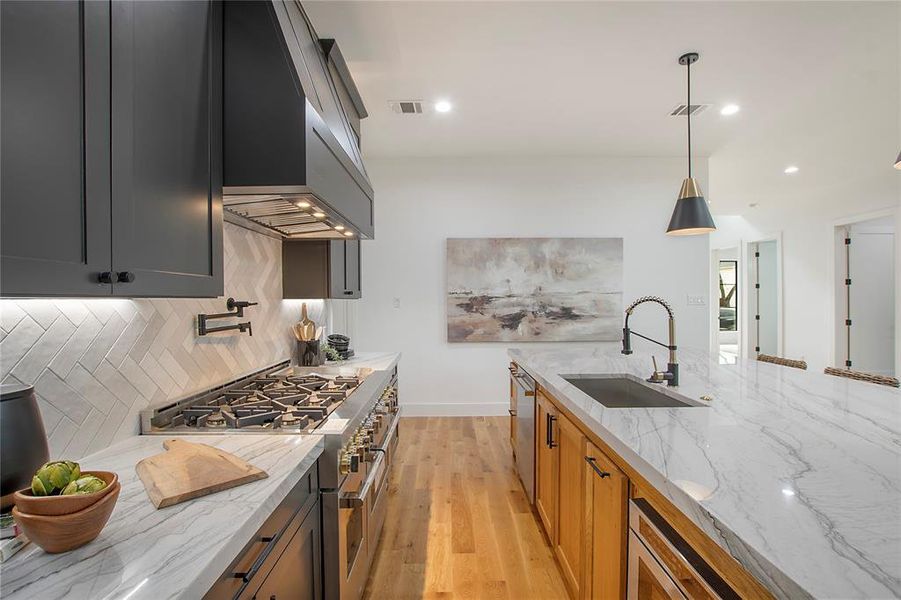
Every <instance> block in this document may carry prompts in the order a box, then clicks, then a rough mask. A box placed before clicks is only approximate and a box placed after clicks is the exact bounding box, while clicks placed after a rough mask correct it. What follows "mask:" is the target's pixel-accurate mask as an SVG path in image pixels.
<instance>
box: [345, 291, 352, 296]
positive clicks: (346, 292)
mask: <svg viewBox="0 0 901 600" xmlns="http://www.w3.org/2000/svg"><path fill="white" fill-rule="evenodd" d="M344 295H345V296H353V295H354V291H353V290H344Z"/></svg>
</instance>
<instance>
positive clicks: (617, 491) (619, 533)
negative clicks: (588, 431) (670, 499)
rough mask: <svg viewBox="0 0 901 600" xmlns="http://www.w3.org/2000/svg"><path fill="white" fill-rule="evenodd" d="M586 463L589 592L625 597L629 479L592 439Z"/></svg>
mask: <svg viewBox="0 0 901 600" xmlns="http://www.w3.org/2000/svg"><path fill="white" fill-rule="evenodd" d="M582 464H583V465H584V473H585V478H586V481H587V482H588V485H587V488H588V495H589V499H590V508H589V513H588V518H589V520H590V525H589V526H588V527H587V529H588V530H589V532H590V534H589V535H590V537H591V544H590V548H591V550H590V556H591V560H590V562H589V564H588V571H589V577H588V578H587V579H588V580H589V584H588V585H589V586H590V589H588V590H587V592H588V594H589V595H590V597H591V598H611V599H615V598H624V597H625V591H626V556H627V555H626V543H627V542H626V540H627V536H628V532H629V521H628V518H629V517H628V511H629V504H628V502H629V480H628V478H627V477H626V475H625V473H623V472H622V471H620V470H619V468H617V466H616V465H615V464H613V462H612V461H611V460H610V459H609V458H607V456H606V455H605V454H604V453H603V452H601V451H600V450H599V449H598V448H597V447H596V446H595V445H594V444H592V443H590V442H588V443H587V445H586V451H585V460H584V461H583V463H582ZM639 543H640V542H639ZM651 560H653V559H651ZM640 597H641V598H645V596H640ZM647 597H648V598H650V597H652V596H647Z"/></svg>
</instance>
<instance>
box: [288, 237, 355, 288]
mask: <svg viewBox="0 0 901 600" xmlns="http://www.w3.org/2000/svg"><path fill="white" fill-rule="evenodd" d="M282 296H283V297H284V298H343V299H346V300H355V299H358V298H360V297H361V296H362V273H361V269H360V240H285V241H284V242H282Z"/></svg>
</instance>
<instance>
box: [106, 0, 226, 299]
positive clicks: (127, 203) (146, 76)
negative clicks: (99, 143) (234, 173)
mask: <svg viewBox="0 0 901 600" xmlns="http://www.w3.org/2000/svg"><path fill="white" fill-rule="evenodd" d="M112 7H113V8H112V11H113V14H112V25H113V26H112V31H113V36H112V98H113V107H112V108H113V112H112V124H113V125H112V129H113V138H112V146H113V155H112V188H113V199H114V202H113V236H112V240H113V248H112V256H113V271H115V272H116V273H130V274H132V275H133V281H131V282H128V283H121V284H119V285H115V287H116V288H117V289H116V292H117V293H119V294H125V295H139V296H219V295H221V294H222V284H223V281H222V195H221V194H222V169H221V165H222V160H221V148H222V142H221V131H222V129H221V123H222V113H221V106H222V78H221V73H222V62H221V61H222V5H221V4H220V3H219V2H196V1H191V0H185V1H178V2H171V1H152V2H151V1H142V2H113V5H112Z"/></svg>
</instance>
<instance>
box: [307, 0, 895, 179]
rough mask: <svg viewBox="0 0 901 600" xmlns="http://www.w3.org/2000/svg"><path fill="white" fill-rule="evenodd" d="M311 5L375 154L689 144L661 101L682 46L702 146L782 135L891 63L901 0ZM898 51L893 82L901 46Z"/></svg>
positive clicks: (675, 76)
mask: <svg viewBox="0 0 901 600" xmlns="http://www.w3.org/2000/svg"><path fill="white" fill-rule="evenodd" d="M304 6H305V7H306V8H307V10H308V12H309V14H310V17H311V19H312V20H313V23H314V26H315V27H316V29H317V33H318V34H319V36H320V37H335V38H336V39H337V40H338V41H339V44H340V45H341V48H342V51H343V53H344V56H345V57H346V59H347V60H348V63H349V64H350V68H351V70H352V72H353V75H354V78H355V80H356V81H357V84H358V86H359V88H360V91H361V93H362V95H363V98H364V101H365V102H366V106H367V108H368V110H369V113H370V116H369V118H368V119H366V120H365V121H364V129H363V146H364V152H365V154H366V155H367V156H368V157H411V156H417V157H419V156H490V155H497V156H510V155H601V156H603V155H615V156H674V155H683V154H685V119H684V118H674V117H670V116H668V113H669V112H670V110H671V109H672V108H673V107H674V106H675V105H676V104H678V103H680V102H684V98H685V69H684V67H680V66H679V65H678V64H677V58H678V57H679V55H681V54H682V53H684V52H686V51H698V52H699V53H700V55H701V59H700V62H699V63H698V64H697V65H696V66H695V67H694V68H693V69H692V79H693V97H692V100H693V102H702V103H710V104H713V105H714V107H713V108H711V109H708V110H707V111H706V112H705V113H704V114H702V115H699V116H698V117H697V118H696V119H693V131H694V153H695V154H697V155H700V156H709V155H711V154H714V153H716V152H717V151H719V150H722V149H725V148H727V147H729V146H730V145H734V144H736V143H737V141H738V140H741V139H744V138H753V139H759V138H760V137H761V135H763V134H764V131H763V130H762V128H764V127H770V126H772V125H773V124H777V125H778V127H779V129H770V130H769V132H768V133H770V134H772V135H779V136H784V135H786V134H789V133H790V132H786V131H785V130H784V123H782V119H781V116H782V115H785V114H794V113H795V112H797V111H798V110H799V102H800V101H803V100H806V99H810V98H815V97H816V94H817V93H818V91H820V90H824V89H828V90H829V91H830V93H833V94H835V93H838V96H837V97H835V96H834V97H832V98H831V102H830V110H831V109H832V107H834V106H835V105H836V104H840V103H841V102H840V101H841V100H842V94H843V93H842V85H841V82H843V81H848V82H856V81H860V80H864V81H872V80H878V79H879V78H880V77H881V76H882V73H881V72H880V71H879V69H881V68H883V66H881V65H877V66H876V67H873V66H871V60H870V59H872V58H873V56H874V55H875V54H878V53H879V52H883V51H884V49H885V48H884V44H883V43H882V42H881V41H880V37H879V36H880V35H882V37H883V38H886V37H887V39H888V42H890V43H893V44H895V46H893V47H894V48H896V47H897V37H898V33H897V32H898V18H899V17H898V15H899V6H901V3H896V2H883V3H878V2H877V3H863V2H838V3H818V2H757V3H739V2H716V3H713V2H699V3H684V2H663V3H657V2H419V1H414V2H369V1H355V2H344V1H327V2H317V1H312V2H310V1H307V2H304ZM892 54H893V56H891V55H890V58H891V59H892V60H893V61H894V62H893V63H891V65H893V66H894V68H895V71H896V77H895V79H894V85H895V86H897V68H898V52H897V49H895V50H894V52H893V53H892ZM883 62H884V61H883ZM836 83H838V84H839V85H836ZM850 96H853V100H854V101H855V102H856V103H857V104H855V111H861V110H862V111H867V110H868V109H867V106H866V105H864V106H860V105H859V101H860V99H861V98H860V96H861V94H860V93H857V94H851V95H850ZM402 99H422V100H424V101H426V102H428V103H430V104H431V103H433V102H434V101H437V100H439V99H447V100H449V101H451V102H452V103H453V105H454V109H453V111H452V112H450V113H447V114H439V113H434V112H431V113H429V114H423V115H416V116H401V115H397V114H395V113H393V112H392V111H391V109H390V108H389V105H388V102H389V101H390V100H402ZM849 99H850V98H849ZM895 99H897V95H896V96H895ZM729 102H734V103H737V104H739V105H741V107H742V110H741V112H739V113H738V114H737V115H735V116H732V117H723V116H721V115H720V114H719V110H718V109H719V107H720V106H721V105H723V104H725V103H729ZM802 108H803V107H802ZM895 112H897V111H895ZM830 116H834V117H838V115H830ZM894 119H895V121H894V122H895V123H897V114H896V115H895V116H894ZM892 135H893V136H894V137H895V138H897V127H895V131H894V132H893V133H892ZM772 142H773V138H770V139H768V143H769V144H770V146H771V147H772ZM890 158H893V157H890ZM789 159H790V158H789ZM779 160H782V158H781V157H779ZM781 164H782V163H781V162H779V163H777V165H781ZM779 171H780V174H781V168H780V169H779Z"/></svg>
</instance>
